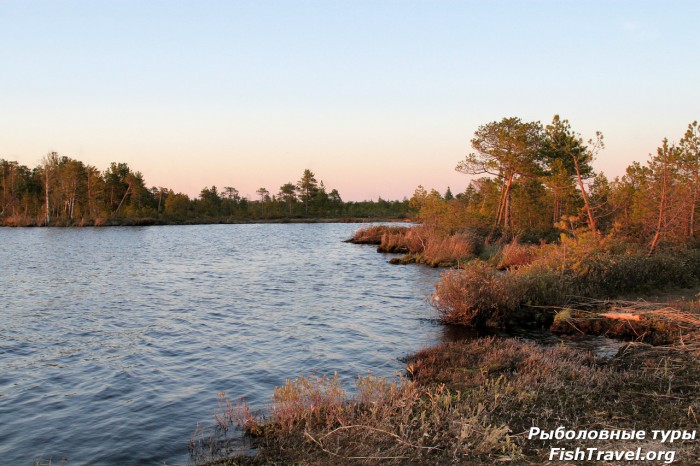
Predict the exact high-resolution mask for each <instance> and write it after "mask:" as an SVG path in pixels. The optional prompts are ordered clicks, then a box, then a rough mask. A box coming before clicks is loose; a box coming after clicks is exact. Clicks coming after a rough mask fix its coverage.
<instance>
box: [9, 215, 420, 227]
mask: <svg viewBox="0 0 700 466" xmlns="http://www.w3.org/2000/svg"><path fill="white" fill-rule="evenodd" d="M410 222H412V220H411V219H407V218H388V217H377V218H374V217H332V218H323V217H320V218H273V219H210V220H205V219H203V220H201V221H198V220H187V221H181V222H180V221H172V220H160V219H134V220H124V221H113V220H105V221H104V222H97V223H95V222H92V221H90V222H76V223H73V224H69V225H61V224H51V225H48V226H47V225H38V224H26V225H7V224H0V228H109V227H143V226H191V225H264V224H287V223H294V224H307V223H308V224H313V223H358V224H363V223H410Z"/></svg>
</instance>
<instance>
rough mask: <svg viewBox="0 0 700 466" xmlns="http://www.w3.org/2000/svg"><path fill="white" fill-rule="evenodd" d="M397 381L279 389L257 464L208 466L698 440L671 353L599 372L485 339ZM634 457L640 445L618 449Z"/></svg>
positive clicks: (679, 360) (653, 352)
mask: <svg viewBox="0 0 700 466" xmlns="http://www.w3.org/2000/svg"><path fill="white" fill-rule="evenodd" d="M407 373H408V376H407V377H400V378H398V379H396V380H386V379H381V378H376V377H371V376H368V377H362V378H360V379H358V381H357V384H356V387H355V395H353V396H348V395H347V393H346V392H345V390H344V389H343V388H342V387H341V386H340V384H339V383H338V380H337V378H334V377H330V378H323V377H316V376H312V377H309V378H303V379H297V381H288V382H287V384H285V386H284V387H283V388H282V389H281V390H277V391H276V394H275V398H274V402H273V405H272V408H271V410H270V414H269V416H268V417H266V418H258V420H257V422H258V423H259V426H258V427H257V431H258V432H261V434H260V435H257V436H255V438H254V439H253V444H254V446H255V448H256V452H257V454H256V455H255V456H240V455H239V456H237V457H235V458H232V459H228V460H226V461H227V462H220V463H217V464H377V463H381V464H467V465H481V464H494V463H497V462H511V463H514V464H544V463H545V462H546V459H547V455H548V454H549V448H550V447H552V446H564V447H566V448H575V447H576V446H581V447H582V448H585V447H591V446H595V447H603V446H604V445H601V444H600V443H599V442H596V441H586V440H562V441H556V442H555V441H541V440H528V439H527V433H528V431H529V429H530V428H531V427H533V426H536V427H539V428H541V429H543V430H550V429H556V428H557V427H559V426H564V427H566V428H573V429H588V430H591V429H612V428H615V429H634V430H646V431H647V432H651V430H654V429H688V430H693V429H698V428H700V424H699V423H698V419H697V417H696V415H695V413H700V399H699V395H698V390H697V387H698V386H700V365H699V364H698V360H697V358H696V357H695V356H693V355H692V354H691V353H690V352H689V351H687V349H685V348H682V347H680V346H673V347H663V348H658V347H652V346H649V345H646V344H641V343H630V344H628V345H626V346H624V347H623V348H622V349H621V350H620V352H619V353H618V355H617V356H615V357H614V358H612V359H609V360H600V359H597V358H595V357H594V356H592V355H591V354H581V353H580V352H576V351H574V350H571V349H568V348H565V347H560V346H555V347H541V346H538V345H536V344H534V343H529V342H524V341H520V340H513V339H501V338H494V337H489V338H480V339H476V340H470V341H467V342H456V343H450V344H445V345H440V346H436V347H433V348H428V349H425V350H423V351H421V352H419V353H417V354H416V355H414V356H412V357H411V358H409V360H408V366H407ZM609 446H610V448H621V445H620V444H619V442H618V443H617V444H611V445H609ZM637 446H642V447H648V446H649V445H648V444H647V443H644V442H638V444H635V443H634V442H625V443H624V448H625V449H634V448H636V447H637ZM673 448H674V449H676V450H678V457H679V458H680V459H681V463H682V464H693V462H694V461H695V460H696V459H698V458H699V457H700V444H698V442H697V441H695V442H684V443H679V442H676V443H675V444H674V445H673Z"/></svg>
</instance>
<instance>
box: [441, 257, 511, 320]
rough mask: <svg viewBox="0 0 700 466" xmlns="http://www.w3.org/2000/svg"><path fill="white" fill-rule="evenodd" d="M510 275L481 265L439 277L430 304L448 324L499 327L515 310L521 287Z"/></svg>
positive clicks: (475, 263) (473, 265) (475, 264)
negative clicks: (495, 324)
mask: <svg viewBox="0 0 700 466" xmlns="http://www.w3.org/2000/svg"><path fill="white" fill-rule="evenodd" d="M513 277H514V276H513V275H512V274H507V273H499V272H498V271H496V270H495V269H494V268H493V267H491V266H489V265H488V264H486V263H484V262H482V261H473V262H470V263H469V264H467V266H466V267H465V268H464V269H461V270H450V271H447V272H445V273H443V274H442V276H441V277H440V281H439V282H438V284H437V285H436V286H435V293H434V294H433V297H432V303H433V305H434V306H435V308H436V309H437V311H438V313H439V314H440V320H441V321H442V322H444V323H448V324H461V325H466V326H470V327H480V326H483V325H486V324H487V323H488V322H489V321H491V322H492V323H500V322H501V321H503V319H504V318H505V317H506V316H507V315H508V314H510V313H512V312H513V311H514V310H515V309H516V308H517V306H518V304H519V302H520V298H521V292H520V284H519V283H518V282H517V281H515V280H514V279H513Z"/></svg>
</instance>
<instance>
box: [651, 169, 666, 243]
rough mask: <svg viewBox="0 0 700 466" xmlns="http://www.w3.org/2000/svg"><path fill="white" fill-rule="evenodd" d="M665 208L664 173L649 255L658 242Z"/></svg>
mask: <svg viewBox="0 0 700 466" xmlns="http://www.w3.org/2000/svg"><path fill="white" fill-rule="evenodd" d="M665 210H666V176H665V175H664V181H663V183H662V185H661V201H660V202H659V220H658V222H656V232H655V233H654V238H653V239H652V240H651V246H649V254H647V255H648V256H651V255H652V254H653V253H654V250H655V249H656V246H657V245H658V244H659V238H661V229H662V227H663V221H664V212H665Z"/></svg>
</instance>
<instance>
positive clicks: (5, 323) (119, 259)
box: [0, 224, 442, 465]
mask: <svg viewBox="0 0 700 466" xmlns="http://www.w3.org/2000/svg"><path fill="white" fill-rule="evenodd" d="M356 228H357V226H356V225H348V224H315V225H295V224H291V225H290V224H287V225H210V226H187V227H143V228H142V227H132V228H85V229H61V228H51V229H0V244H2V248H0V264H3V267H4V270H5V273H4V274H3V286H2V287H0V310H1V312H2V318H3V320H2V326H1V327H0V419H2V423H0V458H2V461H3V462H4V463H5V464H13V465H23V464H26V465H33V464H35V459H37V458H41V459H44V460H48V459H53V461H54V462H56V463H58V462H59V461H60V459H61V458H68V459H69V464H71V465H72V464H120V465H132V464H134V465H135V464H163V463H165V464H184V463H186V462H187V459H188V456H187V441H188V439H189V437H190V435H191V434H192V432H193V430H194V428H195V426H196V424H197V423H198V422H199V423H202V424H205V425H206V424H211V423H212V412H213V410H214V408H215V406H216V393H217V392H219V391H222V390H223V391H226V392H227V393H228V394H229V395H231V396H233V397H239V396H243V397H245V398H246V399H247V400H248V402H249V403H250V404H251V405H252V406H253V408H263V407H265V406H266V404H267V403H268V402H269V396H270V394H271V392H272V388H273V387H274V386H275V385H280V384H283V383H284V380H285V378H289V377H295V376H298V375H301V374H308V373H311V372H313V371H317V372H319V373H331V372H333V371H336V370H337V371H338V373H339V376H340V377H341V378H342V379H343V380H345V381H350V380H352V379H354V378H355V377H356V376H357V375H359V374H365V373H367V372H368V371H372V373H374V374H379V375H387V376H391V375H393V374H394V373H395V372H397V371H400V370H402V368H403V364H402V363H401V362H400V361H399V359H398V358H400V357H402V356H404V355H405V354H407V353H410V352H413V351H416V350H418V349H420V348H421V347H422V346H425V345H427V344H430V343H433V342H436V341H438V340H439V339H440V338H441V335H442V330H441V328H440V327H439V326H436V325H434V323H433V322H432V320H431V319H432V318H433V317H434V316H433V313H432V310H431V309H430V307H429V306H428V304H427V303H426V301H425V297H426V296H427V294H428V293H430V291H431V290H432V287H433V284H434V283H435V281H436V280H437V276H438V273H439V272H437V271H436V270H432V269H427V268H423V267H394V266H390V265H387V263H386V260H387V257H386V256H383V255H380V254H377V253H376V252H375V250H374V248H373V247H362V246H355V245H350V244H346V243H343V242H342V240H343V239H346V238H347V237H349V236H350V234H351V233H352V232H353V231H354V230H355V229H356Z"/></svg>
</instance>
